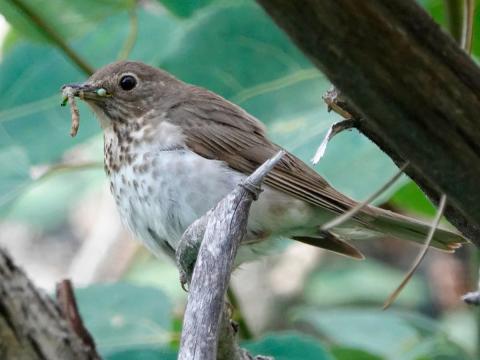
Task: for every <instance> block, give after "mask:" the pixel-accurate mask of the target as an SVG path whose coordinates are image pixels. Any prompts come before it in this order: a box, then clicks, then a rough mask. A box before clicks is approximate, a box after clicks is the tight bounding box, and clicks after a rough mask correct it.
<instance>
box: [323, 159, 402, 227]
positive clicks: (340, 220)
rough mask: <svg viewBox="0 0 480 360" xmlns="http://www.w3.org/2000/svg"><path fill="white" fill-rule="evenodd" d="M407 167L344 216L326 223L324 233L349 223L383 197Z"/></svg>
mask: <svg viewBox="0 0 480 360" xmlns="http://www.w3.org/2000/svg"><path fill="white" fill-rule="evenodd" d="M407 166H408V161H407V162H406V163H405V164H404V165H403V166H402V167H401V168H400V169H399V170H398V171H397V173H396V174H395V175H394V176H392V178H391V179H390V180H388V181H387V182H386V183H385V184H384V185H383V186H382V187H381V188H380V189H378V190H377V191H375V192H374V193H373V194H372V195H370V196H369V197H368V198H367V199H366V200H364V201H362V202H360V203H358V204H357V205H355V206H354V207H352V208H351V209H350V210H348V211H346V212H344V213H343V214H342V215H340V216H337V217H336V218H334V219H332V220H331V221H329V222H327V223H325V224H324V225H323V226H322V230H323V231H328V230H330V229H332V228H334V227H336V226H339V225H341V224H343V223H344V222H345V221H347V220H349V219H351V218H352V217H353V216H355V215H356V214H357V213H358V212H359V211H360V210H362V209H363V208H364V207H365V206H367V205H369V204H370V203H371V202H372V201H374V200H375V199H376V198H377V197H379V196H380V195H382V194H383V193H384V192H385V190H387V189H388V188H389V187H390V186H392V184H393V183H394V182H395V181H397V180H398V178H399V177H400V176H402V174H403V171H404V170H405V169H406V168H407Z"/></svg>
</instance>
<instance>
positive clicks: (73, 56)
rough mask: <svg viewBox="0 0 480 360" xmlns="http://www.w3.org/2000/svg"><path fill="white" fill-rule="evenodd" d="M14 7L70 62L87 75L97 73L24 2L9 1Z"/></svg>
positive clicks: (17, 0) (19, 0)
mask: <svg viewBox="0 0 480 360" xmlns="http://www.w3.org/2000/svg"><path fill="white" fill-rule="evenodd" d="M8 1H10V2H11V3H12V4H13V5H14V6H16V7H17V8H18V9H19V10H20V11H21V12H22V13H23V14H24V15H25V16H26V17H28V18H29V19H30V21H31V22H32V23H33V24H35V25H36V26H37V28H38V29H39V30H40V31H41V32H42V33H43V35H44V36H45V37H46V38H47V39H48V40H50V41H51V42H52V43H54V44H55V45H57V46H58V47H59V48H60V49H61V50H62V51H63V52H64V53H65V55H67V56H68V57H69V58H70V60H72V61H73V63H75V65H77V66H78V67H79V68H80V69H81V70H82V71H83V72H84V73H85V74H87V75H91V74H93V73H94V72H95V70H94V68H93V67H92V66H90V65H89V64H88V63H87V62H86V61H85V60H84V59H83V58H82V57H81V56H80V55H79V54H77V53H76V52H75V50H73V48H71V47H70V46H69V45H68V44H67V42H65V40H63V38H62V37H61V36H60V34H59V33H58V32H57V31H56V30H55V29H54V28H53V27H52V26H50V24H48V23H47V22H46V21H44V20H43V19H42V18H41V17H40V16H39V15H38V14H37V13H35V11H34V10H33V9H32V8H31V7H30V6H29V5H28V4H26V3H25V2H24V1H23V0H8Z"/></svg>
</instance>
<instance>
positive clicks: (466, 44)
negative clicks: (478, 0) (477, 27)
mask: <svg viewBox="0 0 480 360" xmlns="http://www.w3.org/2000/svg"><path fill="white" fill-rule="evenodd" d="M464 1H465V4H464V6H463V10H464V11H463V14H464V15H463V28H462V38H461V42H460V45H461V46H462V49H464V50H465V51H466V52H467V53H469V54H471V52H472V39H473V15H474V14H475V0H464Z"/></svg>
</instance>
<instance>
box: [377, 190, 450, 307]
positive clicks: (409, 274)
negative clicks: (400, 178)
mask: <svg viewBox="0 0 480 360" xmlns="http://www.w3.org/2000/svg"><path fill="white" fill-rule="evenodd" d="M446 202H447V197H446V196H445V194H443V195H442V197H441V198H440V204H439V205H438V210H437V214H436V215H435V219H434V220H433V222H432V226H431V227H430V231H429V232H428V235H427V239H426V240H425V244H424V245H423V247H422V250H421V251H420V253H419V254H418V256H417V258H416V259H415V261H414V263H413V265H412V267H411V268H410V270H408V272H407V274H406V275H405V277H404V278H403V280H402V282H401V283H400V285H398V287H397V288H396V289H395V291H394V292H393V293H392V294H391V295H390V296H389V297H388V299H387V300H386V301H385V304H384V305H383V310H386V309H388V308H389V307H390V305H392V304H393V302H394V301H395V300H396V298H397V297H398V295H399V294H400V292H401V291H402V290H403V288H404V287H405V285H407V284H408V282H409V281H410V279H411V278H412V276H413V274H414V273H415V271H416V270H417V269H418V267H419V266H420V264H421V262H422V260H423V259H424V258H425V255H427V251H428V248H429V247H430V243H431V242H432V239H433V235H434V234H435V231H436V230H437V228H438V224H439V223H440V219H441V218H442V215H443V210H444V209H445V204H446Z"/></svg>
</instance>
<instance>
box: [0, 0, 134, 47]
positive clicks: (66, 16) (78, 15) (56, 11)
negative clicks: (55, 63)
mask: <svg viewBox="0 0 480 360" xmlns="http://www.w3.org/2000/svg"><path fill="white" fill-rule="evenodd" d="M18 1H19V2H20V3H23V4H25V6H26V7H28V8H29V9H31V10H32V11H33V12H34V13H35V14H36V16H37V17H38V18H40V19H41V20H43V22H45V23H47V24H48V26H50V27H51V28H52V29H53V30H55V31H56V32H57V33H58V34H59V35H60V36H62V37H63V38H64V39H68V38H72V37H79V36H80V35H83V34H84V33H86V32H88V31H90V30H91V29H92V27H94V26H95V25H96V24H97V23H99V22H101V21H103V20H104V19H105V18H107V17H108V16H111V15H112V14H114V13H116V12H120V11H125V10H129V9H132V8H133V7H134V6H135V1H132V0H102V1H97V0H82V1H69V0H21V1H20V0H18ZM15 3H16V1H15V2H14V1H11V0H5V1H1V2H0V13H2V14H3V16H5V18H6V19H7V21H8V22H9V23H10V24H11V25H12V26H13V27H14V28H15V29H16V30H17V31H18V32H20V33H21V34H22V35H24V36H26V37H28V38H30V39H32V40H36V41H48V40H50V39H49V38H48V37H46V36H45V33H44V32H43V31H42V30H41V29H39V27H38V25H36V24H35V23H34V22H33V21H32V19H31V18H30V17H28V16H27V15H26V14H25V13H24V12H23V11H22V9H21V8H19V7H18V6H17V5H16V4H15ZM127 24H128V23H127Z"/></svg>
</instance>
